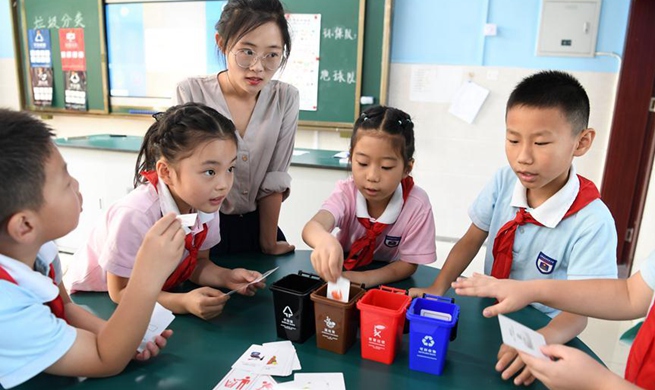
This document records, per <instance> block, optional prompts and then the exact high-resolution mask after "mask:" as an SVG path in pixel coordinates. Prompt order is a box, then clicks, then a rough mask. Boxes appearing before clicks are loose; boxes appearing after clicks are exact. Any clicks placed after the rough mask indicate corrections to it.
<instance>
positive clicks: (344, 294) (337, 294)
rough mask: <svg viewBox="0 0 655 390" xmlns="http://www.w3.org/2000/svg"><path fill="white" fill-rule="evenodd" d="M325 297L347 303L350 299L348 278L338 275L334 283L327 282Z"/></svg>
mask: <svg viewBox="0 0 655 390" xmlns="http://www.w3.org/2000/svg"><path fill="white" fill-rule="evenodd" d="M327 298H328V299H333V300H335V301H339V302H344V303H348V300H349V299H350V280H348V279H346V278H344V277H343V276H339V279H337V281H336V283H332V282H328V287H327Z"/></svg>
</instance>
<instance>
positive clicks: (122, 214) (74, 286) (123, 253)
mask: <svg viewBox="0 0 655 390" xmlns="http://www.w3.org/2000/svg"><path fill="white" fill-rule="evenodd" d="M157 187H158V189H159V192H157V191H156V190H155V187H154V186H153V185H151V184H150V183H147V184H143V185H140V186H138V187H137V188H136V189H134V190H133V191H132V192H130V193H129V194H128V195H127V196H125V197H124V198H123V199H121V200H119V201H117V202H116V203H114V204H113V205H111V207H109V209H108V210H107V213H106V214H105V215H104V216H103V218H102V219H101V220H100V221H98V223H97V224H96V225H95V226H94V227H93V229H92V230H91V233H90V235H89V238H88V239H87V241H86V243H85V244H84V246H83V247H82V248H80V249H79V250H78V251H77V252H75V256H74V258H73V261H72V263H71V265H70V267H69V269H68V272H66V275H65V276H64V285H65V286H66V288H67V289H68V290H69V291H70V292H71V293H73V292H76V291H107V272H111V273H112V274H114V275H116V276H120V277H123V278H129V277H130V275H131V274H132V268H133V267H134V260H135V259H136V254H137V252H138V250H139V248H140V247H141V243H142V242H143V238H144V236H145V235H146V233H147V232H148V230H150V228H151V227H152V226H153V225H154V224H155V222H157V221H158V220H159V219H160V218H161V217H162V215H164V214H166V213H168V212H174V213H175V214H177V215H179V214H180V211H179V209H178V208H177V205H176V204H175V200H174V199H173V196H172V195H171V193H170V191H169V190H168V187H167V186H166V185H165V184H164V183H163V181H162V180H159V182H158V185H157ZM204 223H206V224H207V228H208V229H209V230H208V232H207V237H206V238H205V242H203V244H202V245H201V246H200V250H201V251H202V250H208V249H210V248H211V247H213V246H214V245H216V244H218V243H219V242H220V241H221V233H220V224H219V216H218V211H217V212H215V213H211V214H207V213H203V212H200V211H199V212H198V216H197V218H196V223H195V225H194V226H193V227H191V228H189V227H186V226H185V227H184V229H185V231H186V233H187V234H188V233H189V232H191V233H192V234H193V235H194V236H195V235H196V234H197V233H200V232H201V231H202V228H203V224H204ZM188 254H189V251H187V250H186V249H185V250H184V253H183V254H182V257H181V258H180V262H182V260H184V259H185V258H186V257H187V256H188Z"/></svg>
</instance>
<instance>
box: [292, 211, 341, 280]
mask: <svg viewBox="0 0 655 390" xmlns="http://www.w3.org/2000/svg"><path fill="white" fill-rule="evenodd" d="M335 223H336V221H335V220H334V216H333V215H332V213H330V212H329V211H327V210H321V211H319V212H318V213H316V215H314V217H313V218H312V219H310V220H309V222H307V224H305V227H304V228H303V229H302V239H303V240H304V241H305V243H306V244H307V245H309V246H310V247H311V248H314V250H313V251H312V255H311V260H312V266H314V270H315V271H316V272H317V273H318V275H319V276H320V277H321V278H323V279H324V280H327V281H328V282H336V281H337V279H338V278H339V276H341V269H342V267H343V248H342V247H341V244H340V243H339V241H338V240H337V239H336V237H334V236H333V235H332V234H331V233H330V232H331V231H332V230H333V229H334V225H335Z"/></svg>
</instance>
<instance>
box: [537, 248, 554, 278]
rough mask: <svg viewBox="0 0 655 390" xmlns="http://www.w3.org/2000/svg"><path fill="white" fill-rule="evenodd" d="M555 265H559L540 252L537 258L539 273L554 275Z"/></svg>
mask: <svg viewBox="0 0 655 390" xmlns="http://www.w3.org/2000/svg"><path fill="white" fill-rule="evenodd" d="M555 264H557V260H555V259H551V258H550V257H548V256H546V255H544V253H543V252H539V256H537V269H538V270H539V272H541V273H542V274H546V275H548V274H552V273H553V270H554V269H555Z"/></svg>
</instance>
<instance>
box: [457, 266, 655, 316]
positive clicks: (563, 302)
mask: <svg viewBox="0 0 655 390" xmlns="http://www.w3.org/2000/svg"><path fill="white" fill-rule="evenodd" d="M453 287H455V292H456V293H457V294H459V295H467V296H479V297H492V298H496V299H498V304H496V305H493V306H490V307H488V308H485V309H484V311H483V314H484V316H485V317H491V316H495V315H498V314H501V313H510V312H513V311H516V310H519V309H521V308H523V307H525V306H527V305H528V304H530V303H532V302H539V303H542V304H544V305H546V306H550V307H552V308H555V309H559V310H564V311H567V312H570V313H577V314H580V315H584V316H588V317H595V318H602V319H606V320H632V319H635V318H639V317H643V316H645V315H646V313H647V311H648V307H649V305H650V301H651V299H652V297H653V290H651V289H650V287H649V286H648V284H646V282H645V281H644V279H643V278H642V277H641V272H637V273H636V274H634V275H632V276H631V277H630V278H629V279H627V280H626V279H587V280H528V281H517V280H510V279H505V280H498V279H496V278H493V277H490V276H485V275H479V274H475V275H473V277H472V278H468V279H465V278H461V279H458V280H457V282H455V283H453Z"/></svg>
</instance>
